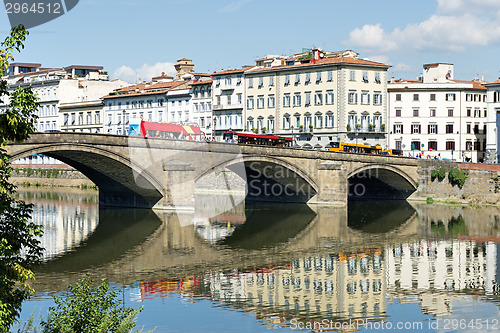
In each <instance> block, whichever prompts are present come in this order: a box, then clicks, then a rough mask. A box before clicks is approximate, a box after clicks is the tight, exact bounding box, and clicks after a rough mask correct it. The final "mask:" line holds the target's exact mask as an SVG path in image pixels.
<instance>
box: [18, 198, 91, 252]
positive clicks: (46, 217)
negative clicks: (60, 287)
mask: <svg viewBox="0 0 500 333" xmlns="http://www.w3.org/2000/svg"><path fill="white" fill-rule="evenodd" d="M18 194H19V199H21V200H24V201H26V202H36V205H35V206H34V207H33V214H32V221H33V222H34V223H35V224H38V225H42V226H43V231H44V232H43V236H42V237H41V239H40V241H41V246H42V247H43V248H44V249H45V251H44V252H43V257H42V259H43V260H49V259H52V258H54V257H56V256H58V255H60V254H63V253H66V252H69V251H71V250H73V249H74V248H76V247H77V246H78V245H79V244H80V243H82V242H83V241H84V240H85V239H87V238H88V237H89V236H90V235H91V234H92V233H93V232H94V230H95V229H96V227H97V225H98V221H99V209H98V205H97V203H98V196H97V193H96V192H93V191H92V192H91V191H89V192H87V193H86V194H85V195H82V192H81V191H74V192H65V193H57V192H55V191H54V192H48V191H47V190H46V189H44V191H40V190H38V191H37V190H30V191H29V192H27V191H23V190H19V191H18Z"/></svg>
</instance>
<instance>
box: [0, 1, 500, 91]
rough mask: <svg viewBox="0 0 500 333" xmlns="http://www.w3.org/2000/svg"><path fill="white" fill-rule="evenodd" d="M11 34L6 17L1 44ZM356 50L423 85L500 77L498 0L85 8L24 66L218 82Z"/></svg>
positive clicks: (21, 57)
mask: <svg viewBox="0 0 500 333" xmlns="http://www.w3.org/2000/svg"><path fill="white" fill-rule="evenodd" d="M9 29H10V23H9V20H8V17H7V14H6V13H5V11H0V36H2V39H3V37H4V36H6V35H7V34H8V32H9ZM312 47H320V48H322V49H323V50H326V51H340V50H354V51H356V52H358V53H359V55H360V58H364V59H370V60H374V61H379V62H383V63H386V64H389V65H391V66H392V67H391V68H390V69H389V76H394V77H395V78H405V79H415V78H416V77H418V76H419V75H420V73H422V65H423V64H427V63H436V62H444V63H453V64H454V65H455V79H460V80H472V79H474V78H484V80H486V81H494V80H496V79H497V78H499V77H500V61H499V55H500V1H499V0H419V1H415V0H379V1H373V0H357V1H355V2H354V1H338V0H316V1H308V2H306V1H296V0H288V1H284V0H149V1H144V0H80V1H79V3H78V5H77V6H76V7H75V8H74V9H72V10H71V11H69V12H67V13H66V14H65V15H63V16H61V17H59V18H57V19H55V20H53V21H50V22H47V23H44V24H43V25H40V26H38V27H34V28H32V29H31V30H30V35H29V36H28V39H27V42H26V43H25V49H24V50H23V51H22V53H21V54H18V55H16V58H15V61H17V62H35V63H41V64H42V66H43V67H59V68H60V67H64V66H69V65H101V66H104V68H105V70H106V71H107V72H108V73H109V74H110V76H111V78H121V79H124V80H126V81H128V82H132V83H134V82H136V81H137V80H150V79H151V77H152V76H158V75H160V74H161V73H162V72H165V73H167V74H173V73H174V68H173V64H174V63H175V62H176V61H177V59H181V58H189V59H192V60H193V63H194V64H195V68H194V69H195V71H196V72H201V73H207V72H208V73H211V72H214V71H220V70H222V69H228V68H241V66H243V65H253V64H255V59H257V58H259V57H263V56H266V55H268V54H273V55H290V54H293V53H298V52H301V51H302V49H303V48H312Z"/></svg>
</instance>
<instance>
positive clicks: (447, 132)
mask: <svg viewBox="0 0 500 333" xmlns="http://www.w3.org/2000/svg"><path fill="white" fill-rule="evenodd" d="M451 133H453V124H447V125H446V134H451Z"/></svg>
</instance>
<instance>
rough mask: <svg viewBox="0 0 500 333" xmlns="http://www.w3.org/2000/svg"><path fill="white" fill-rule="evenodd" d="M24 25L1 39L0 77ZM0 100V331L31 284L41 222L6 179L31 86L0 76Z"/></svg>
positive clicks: (29, 119) (26, 121) (30, 126)
mask: <svg viewBox="0 0 500 333" xmlns="http://www.w3.org/2000/svg"><path fill="white" fill-rule="evenodd" d="M27 35H28V31H26V30H25V29H24V27H23V26H22V25H20V26H18V27H15V28H12V30H11V32H10V35H9V36H8V37H7V38H6V39H5V41H4V42H2V43H1V44H0V77H2V76H3V75H5V70H6V68H8V67H9V65H10V62H11V61H12V60H14V57H13V53H14V52H15V51H18V52H19V51H20V50H21V49H22V48H23V47H24V46H23V42H24V40H25V39H26V36H27ZM0 104H6V105H7V109H6V110H5V111H4V112H2V113H0V332H7V331H8V330H9V327H10V326H11V325H12V324H13V323H14V322H15V321H16V320H17V318H18V317H19V313H20V311H21V304H22V302H23V301H24V300H25V299H27V298H29V297H30V295H31V294H32V293H33V289H32V288H31V287H30V285H29V284H28V283H27V281H28V280H29V279H33V278H34V275H33V272H32V271H31V268H32V266H33V265H34V264H35V263H37V262H38V261H39V260H40V258H41V255H42V248H41V247H40V241H39V240H38V238H37V236H41V234H42V230H41V227H40V226H37V225H35V224H33V223H32V222H30V221H31V213H32V206H31V205H29V204H26V203H25V202H23V201H19V200H16V199H15V193H16V187H15V186H14V185H13V184H11V183H10V181H9V177H10V175H11V173H12V169H11V167H10V164H9V155H8V154H7V152H6V149H5V146H6V145H7V143H8V142H19V141H23V140H26V139H27V138H28V137H29V135H30V134H31V133H33V132H34V130H35V121H36V115H35V110H36V109H37V108H38V104H37V98H36V96H35V95H34V94H33V92H32V91H31V89H30V88H24V89H23V88H18V89H16V90H15V91H14V92H11V93H9V92H8V91H7V82H6V81H5V80H0Z"/></svg>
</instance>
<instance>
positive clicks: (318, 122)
mask: <svg viewBox="0 0 500 333" xmlns="http://www.w3.org/2000/svg"><path fill="white" fill-rule="evenodd" d="M314 127H315V128H322V127H323V116H322V115H321V114H317V115H315V116H314Z"/></svg>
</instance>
